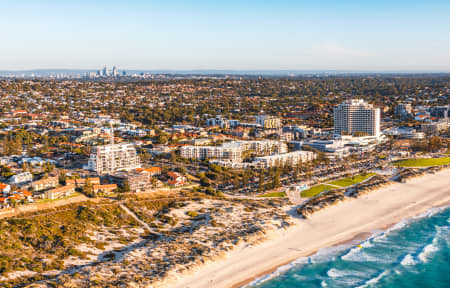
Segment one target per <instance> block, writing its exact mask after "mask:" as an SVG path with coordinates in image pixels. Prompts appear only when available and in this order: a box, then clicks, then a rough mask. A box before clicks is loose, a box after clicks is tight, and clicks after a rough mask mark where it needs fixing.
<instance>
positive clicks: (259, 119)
mask: <svg viewBox="0 0 450 288" xmlns="http://www.w3.org/2000/svg"><path fill="white" fill-rule="evenodd" d="M255 122H256V124H259V125H261V126H262V127H263V128H264V129H278V128H281V119H280V118H278V117H275V116H271V115H259V116H256V119H255Z"/></svg>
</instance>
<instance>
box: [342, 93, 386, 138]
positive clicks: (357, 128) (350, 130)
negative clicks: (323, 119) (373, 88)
mask: <svg viewBox="0 0 450 288" xmlns="http://www.w3.org/2000/svg"><path fill="white" fill-rule="evenodd" d="M334 133H335V134H339V135H366V136H375V137H379V136H380V108H374V107H373V105H372V104H369V103H367V102H365V101H364V100H362V99H352V100H346V101H344V102H343V103H341V104H339V105H338V106H336V107H334Z"/></svg>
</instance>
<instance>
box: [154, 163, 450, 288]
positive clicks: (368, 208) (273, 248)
mask: <svg viewBox="0 0 450 288" xmlns="http://www.w3.org/2000/svg"><path fill="white" fill-rule="evenodd" d="M446 205H450V169H446V170H442V171H439V172H437V173H435V174H425V175H424V176H422V177H418V178H414V179H411V180H408V182H407V183H403V184H402V183H395V184H392V185H389V186H386V187H383V188H381V189H379V190H376V191H372V192H370V193H369V194H367V195H364V196H362V197H361V198H358V199H351V200H347V201H344V202H341V203H339V204H338V205H335V206H332V207H329V208H327V209H324V210H322V211H319V212H317V213H315V214H313V215H312V216H311V217H310V218H309V219H307V220H303V219H296V220H295V221H296V225H294V226H293V227H291V228H289V229H287V230H280V231H274V232H272V233H270V235H267V236H268V238H269V239H268V240H266V241H264V242H263V243H261V244H257V245H255V246H249V245H247V244H246V243H244V244H242V245H240V246H238V247H237V248H236V249H234V250H233V251H231V252H229V253H228V254H227V256H226V257H224V258H223V259H219V260H217V261H214V262H209V263H206V264H204V265H202V266H201V267H199V269H198V270H197V271H194V272H192V273H190V274H183V275H179V278H178V279H176V280H175V279H172V280H171V281H170V282H169V283H166V284H164V285H163V286H161V287H176V288H187V287H189V288H203V287H205V288H206V287H208V288H210V287H215V288H221V287H241V286H243V285H245V284H247V283H250V282H252V281H254V280H255V279H257V278H258V277H261V276H263V275H266V274H269V273H271V272H272V271H274V270H276V269H277V267H279V266H282V265H285V264H287V263H289V262H292V261H294V260H295V259H297V258H300V257H305V256H309V255H311V254H314V253H315V252H317V251H318V250H319V249H321V248H324V247H330V246H335V245H338V244H341V243H345V242H348V241H351V240H353V239H361V240H364V239H366V238H367V237H368V236H369V235H371V234H372V233H373V232H374V231H376V230H384V229H387V228H389V227H390V226H392V225H394V224H396V223H398V222H400V221H401V220H402V219H405V218H409V217H413V216H416V215H419V214H421V213H424V212H425V211H426V210H428V209H430V208H432V207H440V206H446Z"/></svg>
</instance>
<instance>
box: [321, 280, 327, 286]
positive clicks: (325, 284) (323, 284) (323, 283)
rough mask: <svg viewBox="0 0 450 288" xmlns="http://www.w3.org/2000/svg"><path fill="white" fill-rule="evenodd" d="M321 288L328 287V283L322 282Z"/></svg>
mask: <svg viewBox="0 0 450 288" xmlns="http://www.w3.org/2000/svg"><path fill="white" fill-rule="evenodd" d="M320 286H322V287H328V284H327V282H325V281H324V280H322V282H320Z"/></svg>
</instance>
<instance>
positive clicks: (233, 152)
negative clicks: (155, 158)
mask: <svg viewBox="0 0 450 288" xmlns="http://www.w3.org/2000/svg"><path fill="white" fill-rule="evenodd" d="M242 151H243V150H242V148H241V146H240V145H238V144H235V145H222V146H183V147H181V148H180V155H181V157H183V158H187V159H195V160H205V159H217V160H221V161H232V162H240V161H242V158H241V157H242Z"/></svg>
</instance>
